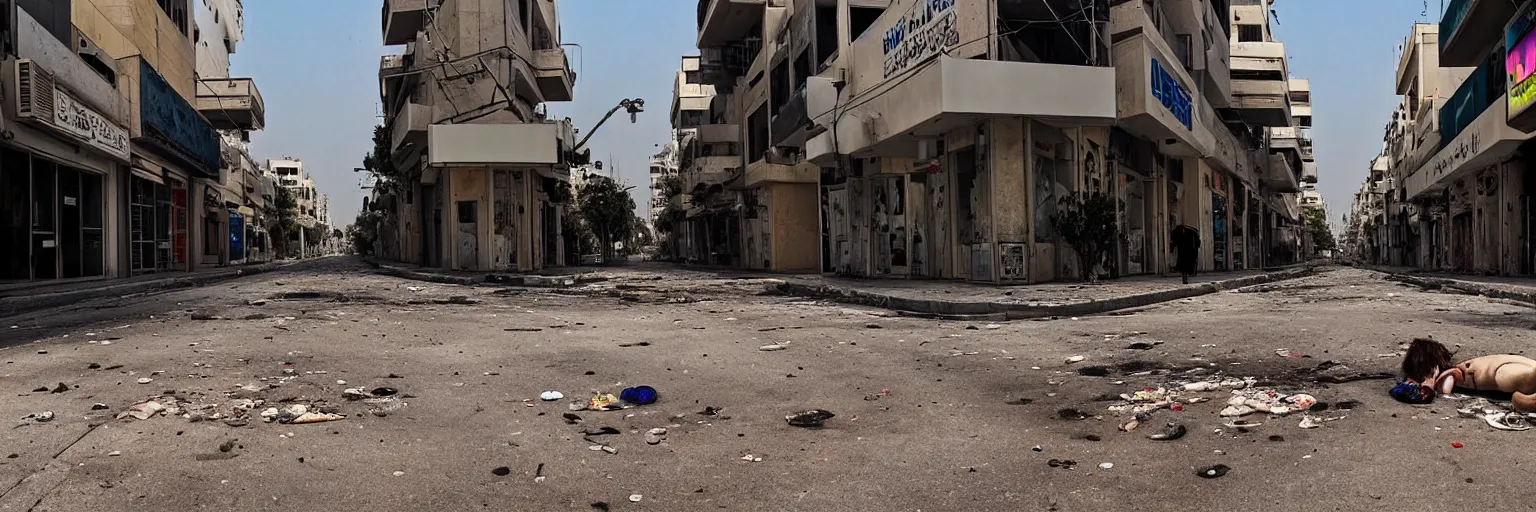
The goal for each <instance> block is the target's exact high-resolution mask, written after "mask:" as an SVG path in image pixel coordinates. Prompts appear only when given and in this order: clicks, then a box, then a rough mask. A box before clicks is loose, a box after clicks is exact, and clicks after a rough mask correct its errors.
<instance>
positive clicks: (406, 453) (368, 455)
mask: <svg viewBox="0 0 1536 512" xmlns="http://www.w3.org/2000/svg"><path fill="white" fill-rule="evenodd" d="M611 274H612V275H609V276H607V277H608V279H607V280H605V281H602V282H599V283H594V284H591V285H585V286H579V287H576V288H572V289H538V288H507V287H495V286H478V287H462V286H454V285H442V284H430V283H421V282H415V281H406V280H401V279H396V278H392V277H384V276H379V275H375V274H373V273H371V272H370V271H369V269H368V267H366V266H364V265H362V264H361V263H359V262H357V261H356V260H352V259H345V258H331V259H326V260H318V261H314V262H306V263H304V264H300V265H295V266H293V267H290V268H286V269H283V270H280V271H275V272H271V273H267V274H260V275H256V276H250V277H246V278H242V279H237V280H233V281H227V282H224V283H221V284H218V285H213V286H207V287H201V288H194V289H185V290H175V291H169V292H164V293H157V294H152V295H145V296H135V297H118V298H109V299H99V300H93V301H86V302H82V303H79V304H73V305H70V306H67V307H64V308H55V309H52V310H46V311H40V312H35V313H30V314H28V315H24V316H21V317H13V318H7V319H4V320H0V347H5V348H3V349H0V392H3V393H5V394H6V396H7V398H6V399H5V400H0V420H4V421H5V422H8V423H9V425H6V426H7V427H8V428H5V429H4V430H3V432H0V493H3V494H0V510H3V511H9V510H39V511H43V510H71V511H72V510H146V509H147V510H170V509H174V510H188V509H200V510H233V509H242V510H284V511H294V510H337V509H348V510H358V509H369V510H468V509H492V510H593V509H594V508H593V507H594V506H595V504H598V503H603V504H606V506H608V507H609V508H611V509H613V510H706V509H718V510H968V511H969V510H1021V509H1023V510H1046V509H1054V510H1095V511H1100V510H1191V509H1193V510H1208V509H1218V508H1220V509H1244V510H1277V509H1284V510H1293V509H1294V510H1325V509H1326V510H1334V509H1340V510H1375V509H1401V508H1408V507H1415V508H1428V509H1431V510H1435V509H1442V508H1450V507H1452V506H1459V505H1461V504H1463V503H1464V499H1462V498H1461V497H1464V496H1469V495H1475V496H1477V497H1478V498H1477V499H1478V500H1479V501H1483V502H1491V503H1497V502H1521V501H1524V500H1525V499H1526V496H1525V495H1524V494H1523V493H1519V492H1517V491H1516V487H1515V486H1510V485H1503V483H1504V482H1508V481H1518V480H1519V479H1520V478H1521V477H1522V476H1525V477H1528V476H1530V475H1529V474H1528V473H1529V472H1530V470H1529V469H1522V468H1525V467H1528V466H1529V464H1527V465H1524V466H1522V465H1521V464H1520V463H1521V462H1524V461H1523V460H1522V459H1523V455H1524V454H1523V450H1519V449H1518V447H1520V446H1524V444H1525V442H1526V439H1522V438H1523V437H1526V436H1532V435H1536V432H1500V431H1495V430H1493V429H1491V428H1489V427H1487V426H1486V425H1484V424H1483V422H1482V421H1480V420H1477V419H1468V418H1460V417H1457V414H1456V411H1455V408H1456V405H1455V404H1454V403H1452V402H1449V401H1447V400H1444V399H1442V400H1441V401H1438V402H1437V403H1435V404H1431V405H1427V406H1409V405H1404V404H1399V403H1397V402H1395V401H1393V400H1391V399H1390V398H1389V397H1387V395H1386V390H1387V389H1388V388H1389V387H1390V386H1391V384H1392V382H1393V381H1392V380H1381V379H1366V380H1357V381H1352V382H1345V383H1337V384H1334V383H1327V382H1328V380H1327V379H1326V377H1327V376H1329V375H1332V376H1351V375H1356V376H1358V375H1359V374H1372V373H1377V374H1379V373H1394V372H1395V371H1396V367H1397V364H1398V362H1399V360H1398V359H1397V358H1396V351H1397V350H1398V346H1399V344H1401V343H1405V342H1407V341H1409V340H1411V339H1412V338H1414V337H1418V336H1433V337H1434V338H1436V339H1438V340H1441V341H1443V342H1446V343H1447V344H1448V345H1450V346H1451V347H1452V348H1453V349H1457V350H1460V351H1461V352H1462V353H1464V354H1488V353H1500V352H1509V353H1520V352H1521V351H1522V350H1525V349H1526V347H1529V346H1531V343H1530V342H1531V341H1532V340H1533V336H1532V334H1531V333H1532V332H1533V331H1532V329H1533V328H1536V315H1533V314H1532V310H1531V309H1530V308H1529V307H1527V306H1523V305H1520V304H1516V303H1511V302H1507V301H1500V300H1493V299H1487V298H1483V297H1476V296H1468V295H1457V294H1451V293H1443V292H1438V291H1423V290H1420V289H1418V288H1416V287H1411V286H1407V285H1402V284H1398V283H1394V282H1390V281H1387V280H1384V279H1382V274H1379V273H1374V272H1370V271H1365V270H1358V269H1350V268H1340V269H1332V270H1329V271H1325V272H1322V273H1320V274H1318V275H1315V276H1310V277H1305V278H1300V279H1296V280H1292V281H1285V282H1280V283H1273V284H1267V285H1261V286H1257V287H1251V288H1247V289H1242V290H1237V291H1227V292H1220V293H1216V294H1211V295H1206V296H1201V297H1196V298H1192V299H1184V300H1179V301H1174V302H1171V303H1166V304H1162V305H1157V306H1151V307H1146V308H1140V309H1137V310H1132V311H1126V312H1120V313H1117V314H1107V315H1099V316H1090V317H1081V318H1078V319H1067V318H1062V319H1056V320H1041V321H1018V322H998V323H995V324H994V323H988V322H958V321H939V320H926V319H916V318H904V317H898V316H895V315H893V314H891V313H889V312H886V311H881V310H876V309H869V308H859V307H847V306H843V305H837V304H830V303H825V302H818V301H811V300H804V299H796V298H792V297H779V296H771V295H763V294H761V293H760V292H761V291H762V289H763V282H760V280H753V279H735V278H732V277H731V276H730V275H729V274H719V275H715V274H711V273H709V272H699V271H677V272H667V271H664V270H663V271H658V270H655V269H651V270H648V271H646V272H633V273H626V272H622V271H615V272H612V273H611ZM12 326H15V327H12ZM104 341H106V342H110V343H103V342H104ZM1137 342H1142V343H1145V345H1138V346H1146V345H1151V348H1149V349H1128V348H1126V347H1127V346H1129V345H1131V344H1132V343H1137ZM1156 342H1161V343H1156ZM1154 343H1155V344H1154ZM770 344H780V345H785V346H786V348H785V349H784V350H777V351H763V350H760V347H761V346H764V345H770ZM1280 349H1284V350H1285V351H1286V353H1289V354H1295V355H1297V357H1282V356H1281V355H1277V353H1276V351H1277V350H1280ZM42 351H46V353H40V352H42ZM1072 356H1082V357H1083V360H1082V361H1081V362H1077V363H1069V362H1067V361H1068V358H1071V357H1072ZM1303 356H1304V357H1303ZM93 364H94V365H96V366H97V367H96V368H92V367H91V366H92V365H93ZM285 364H291V370H292V371H291V373H289V372H285ZM1084 367H1092V368H1094V370H1092V371H1089V372H1084V373H1091V374H1094V375H1098V376H1086V375H1082V374H1080V373H1079V370H1080V369H1081V368H1084ZM1036 368H1038V369H1036ZM1195 368H1202V370H1196V373H1200V374H1201V375H1200V377H1204V376H1207V375H1225V376H1232V377H1253V378H1255V379H1256V380H1257V381H1260V382H1261V383H1262V384H1264V385H1270V386H1273V387H1274V388H1276V389H1278V390H1280V391H1282V392H1306V393H1310V394H1312V395H1314V396H1315V397H1317V398H1318V399H1319V400H1321V401H1324V402H1329V403H1338V402H1341V401H1351V400H1352V401H1358V402H1359V405H1357V406H1355V407H1354V408H1352V409H1349V410H1347V411H1339V410H1337V409H1335V410H1330V411H1327V412H1326V413H1320V414H1326V415H1329V416H1330V417H1335V416H1334V415H1338V416H1344V418H1343V419H1339V420H1337V421H1330V422H1327V423H1326V424H1324V425H1323V426H1322V427H1320V428H1315V429H1301V428H1299V426H1298V423H1299V422H1300V420H1301V418H1302V417H1301V415H1299V414H1292V415H1289V416H1285V417H1265V416H1264V415H1262V414H1255V415H1251V416H1247V417H1245V418H1244V419H1245V420H1248V421H1251V422H1262V423H1263V425H1261V426H1257V427H1253V428H1251V429H1247V431H1245V432H1244V431H1236V430H1234V429H1231V428H1225V427H1223V423H1226V422H1227V421H1228V419H1227V418H1221V417H1219V416H1218V411H1220V410H1221V409H1222V408H1223V407H1224V406H1225V402H1226V399H1227V398H1228V397H1229V396H1230V395H1228V394H1226V392H1225V391H1212V392H1205V393H1198V395H1200V396H1204V397H1208V398H1210V399H1211V400H1210V401H1208V402H1204V403H1191V404H1187V405H1184V406H1183V407H1182V409H1183V410H1181V411H1173V410H1159V411H1156V412H1154V413H1152V415H1151V417H1150V418H1149V419H1148V420H1147V422H1145V423H1146V426H1143V427H1142V428H1140V429H1138V430H1135V431H1132V432H1121V431H1120V430H1119V429H1118V426H1119V425H1120V424H1121V423H1122V422H1124V421H1125V420H1127V419H1128V416H1129V415H1128V414H1127V413H1123V412H1111V411H1110V410H1109V407H1110V406H1112V405H1115V404H1116V403H1118V402H1114V401H1103V400H1102V399H1104V398H1114V396H1115V395H1118V394H1121V393H1132V392H1134V391H1137V390H1141V389H1143V388H1146V387H1158V386H1159V385H1163V384H1167V383H1169V382H1173V381H1183V380H1190V379H1192V378H1198V377H1193V376H1190V374H1188V372H1190V370H1192V369H1195ZM1320 369H1321V370H1320ZM156 372H160V373H156ZM141 378H149V379H152V381H150V382H149V383H146V384H140V383H138V382H139V379H141ZM1320 378H1321V379H1323V380H1324V382H1317V380H1318V379H1320ZM1341 380H1348V379H1341ZM342 382H344V383H342ZM60 383H63V384H64V385H65V387H66V388H67V390H64V391H62V392H58V393H54V392H52V391H54V388H56V387H57V386H58V384H60ZM640 384H644V385H650V386H653V387H655V388H656V389H658V390H659V392H660V400H659V401H658V402H657V403H655V404H652V405H644V406H635V407H631V408H628V409H623V410H619V411H580V412H575V414H576V415H578V416H579V417H580V418H581V423H579V424H570V423H568V420H567V419H566V418H565V416H564V415H565V414H566V413H569V412H571V411H570V409H569V407H568V404H569V403H570V402H573V401H585V399H586V398H589V397H590V396H592V394H593V393H594V392H608V393H615V394H617V393H618V392H619V391H620V390H621V389H623V388H624V387H626V386H633V385H640ZM242 386H246V387H245V388H242ZM45 387H46V388H48V389H47V390H45V391H34V390H35V389H41V388H45ZM377 387H390V388H395V389H397V390H398V392H399V394H398V395H397V397H398V400H399V401H401V402H404V403H405V404H406V405H404V406H402V407H398V408H397V409H394V410H392V411H389V412H387V413H386V414H384V415H375V414H373V413H371V411H372V410H373V409H376V408H377V407H376V406H375V405H374V404H368V403H364V402H363V401H352V400H347V399H346V398H344V397H343V390H345V389H348V388H363V389H373V388H377ZM547 390H555V391H560V392H562V393H563V394H564V395H565V398H564V399H562V400H557V401H553V402H545V401H540V400H539V395H540V393H541V392H543V391H547ZM231 393H233V394H231ZM1105 395H1107V396H1105ZM173 396H174V397H180V398H181V399H183V400H181V401H176V400H169V399H168V400H167V402H169V403H172V404H177V405H178V406H183V407H184V410H182V411H176V412H182V413H184V414H190V413H192V412H194V411H193V410H192V409H190V408H191V407H196V406H197V405H199V404H206V405H208V406H209V408H208V409H198V410H199V411H204V412H205V413H213V412H217V413H219V414H220V415H221V416H227V415H228V414H231V413H232V412H233V411H232V409H231V405H232V404H234V403H235V401H236V400H238V399H241V398H246V399H252V400H263V401H265V403H263V404H262V405H258V406H256V407H255V410H253V411H251V412H250V413H249V420H248V422H247V423H248V424H246V425H245V426H239V427H234V426H230V425H228V424H226V423H225V422H224V421H222V419H212V420H208V421H198V422H193V421H190V420H189V419H187V418H183V417H182V416H174V415H169V414H163V413H162V414H160V415H156V416H152V417H150V418H149V419H145V420H137V419H133V418H131V417H129V418H122V419H118V418H117V417H116V416H117V415H118V414H119V413H121V412H124V411H126V410H128V408H129V407H131V406H133V405H134V404H135V403H138V402H140V401H142V400H145V399H148V398H152V397H173ZM97 403H100V404H104V405H105V406H106V409H104V410H92V406H93V405H94V404H97ZM293 404H304V405H310V406H313V407H314V408H324V409H327V410H334V411H336V412H339V413H340V414H344V415H346V416H347V417H346V418H345V419H342V420H339V421H331V422H323V423H312V424H282V423H278V422H273V423H266V422H263V421H262V420H261V418H260V417H259V416H258V413H259V411H260V410H261V409H265V408H266V407H274V406H275V407H286V406H289V405H293ZM706 408H714V409H716V410H718V412H715V413H714V414H710V415H706V414H701V412H703V411H705V410H706ZM812 408H819V409H825V410H828V411H832V412H834V413H836V416H835V417H834V418H832V419H831V420H829V421H827V423H826V426H825V427H823V428H820V429H806V428H796V427H792V426H789V425H788V424H787V423H786V422H785V419H784V418H785V415H788V414H792V413H795V412H799V411H803V410H806V409H812ZM1067 408H1073V409H1078V410H1081V411H1083V412H1086V413H1088V415H1089V417H1087V418H1085V419H1081V420H1068V419H1062V418H1061V416H1062V415H1061V410H1062V409H1067ZM42 411H52V412H53V413H54V418H53V419H52V420H51V421H46V422H39V421H37V419H36V418H35V417H33V418H27V416H29V415H35V414H36V413H39V412H42ZM1167 422H1177V423H1180V424H1182V425H1184V426H1186V427H1187V431H1188V432H1187V434H1186V435H1185V436H1184V437H1182V438H1180V439H1177V440H1172V441H1154V440H1150V439H1148V438H1147V435H1148V434H1151V433H1154V432H1156V430H1157V429H1158V428H1161V426H1162V425H1163V424H1165V423H1167ZM600 427H613V428H615V429H617V430H618V431H619V433H618V434H609V435H598V436H590V435H584V434H583V430H588V429H591V430H593V431H596V429H599V428H600ZM652 428H666V429H667V433H666V435H665V439H664V440H662V441H661V442H660V443H659V444H654V445H653V444H648V443H647V442H646V439H645V438H646V435H645V434H646V432H647V431H649V430H650V429H652ZM1217 429H1222V432H1221V433H1219V434H1218V433H1216V432H1215V431H1216V430H1217ZM1273 436H1279V437H1278V438H1276V437H1273ZM1272 439H1278V440H1272ZM231 441H232V442H231ZM594 441H595V442H594ZM1453 442H1455V443H1460V444H1461V446H1462V448H1454V447H1453V446H1452V443H1453ZM605 445H606V446H609V447H611V448H612V451H613V453H609V452H608V451H603V450H602V449H601V447H602V446H605ZM1037 445H1038V446H1039V447H1040V450H1039V451H1035V450H1033V449H1032V448H1033V447H1034V446H1037ZM225 446H228V447H229V449H228V450H227V451H221V448H223V447H225ZM594 448H597V449H595V450H594ZM220 453H223V454H226V455H222V456H219V455H215V454H220ZM13 454H14V457H12V455H13ZM228 454H233V455H228ZM746 456H750V457H746ZM744 458H746V459H747V460H744ZM758 459H761V460H760V461H758ZM1051 459H1056V460H1057V461H1058V464H1057V466H1058V467H1052V466H1051V465H1049V464H1048V461H1050V460H1051ZM1061 460H1071V461H1075V462H1076V465H1075V466H1074V467H1072V468H1071V469H1066V468H1063V467H1059V466H1061V464H1060V461H1061ZM1101 463H1110V464H1113V466H1112V467H1111V468H1109V469H1101V468H1100V464H1101ZM1212 464H1223V465H1225V466H1228V467H1229V468H1230V471H1229V472H1228V473H1226V474H1225V475H1224V476H1221V477H1219V478H1214V479H1205V478H1200V477H1198V476H1196V475H1195V471H1196V468H1199V467H1204V466H1207V465H1212ZM501 468H506V469H505V470H502V469H501ZM538 477H542V478H538ZM1448 491H1449V492H1448ZM631 495H639V501H637V502H632V501H631V500H630V497H631Z"/></svg>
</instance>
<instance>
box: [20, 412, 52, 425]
mask: <svg viewBox="0 0 1536 512" xmlns="http://www.w3.org/2000/svg"><path fill="white" fill-rule="evenodd" d="M22 419H24V420H32V421H36V422H38V423H47V422H50V421H53V411H42V412H35V413H32V414H28V415H27V416H26V417H24V418H22Z"/></svg>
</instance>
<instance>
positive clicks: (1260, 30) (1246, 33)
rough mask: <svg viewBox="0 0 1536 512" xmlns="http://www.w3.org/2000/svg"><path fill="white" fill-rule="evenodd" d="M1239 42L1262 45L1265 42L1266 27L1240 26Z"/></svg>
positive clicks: (1238, 32) (1238, 29)
mask: <svg viewBox="0 0 1536 512" xmlns="http://www.w3.org/2000/svg"><path fill="white" fill-rule="evenodd" d="M1237 42H1239V43H1262V42H1264V26H1263V25H1249V24H1239V25H1238V26H1237Z"/></svg>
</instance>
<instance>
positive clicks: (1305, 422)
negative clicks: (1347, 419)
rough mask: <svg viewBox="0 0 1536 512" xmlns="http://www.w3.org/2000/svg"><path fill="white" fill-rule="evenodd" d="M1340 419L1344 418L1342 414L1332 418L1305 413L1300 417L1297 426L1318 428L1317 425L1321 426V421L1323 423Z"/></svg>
mask: <svg viewBox="0 0 1536 512" xmlns="http://www.w3.org/2000/svg"><path fill="white" fill-rule="evenodd" d="M1342 419H1344V416H1338V417H1334V418H1319V417H1317V416H1312V415H1305V416H1302V417H1301V423H1300V424H1299V425H1297V426H1298V427H1301V428H1318V427H1321V426H1323V423H1325V422H1329V421H1337V420H1342Z"/></svg>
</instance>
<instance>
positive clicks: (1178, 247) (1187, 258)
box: [1169, 224, 1200, 284]
mask: <svg viewBox="0 0 1536 512" xmlns="http://www.w3.org/2000/svg"><path fill="white" fill-rule="evenodd" d="M1169 243H1170V244H1171V245H1173V249H1174V251H1176V252H1177V255H1176V257H1175V260H1174V264H1173V268H1174V270H1177V271H1178V272H1179V275H1180V276H1181V277H1182V278H1183V279H1184V284H1189V276H1192V275H1195V267H1196V266H1198V265H1199V263H1200V259H1199V257H1200V230H1198V229H1195V228H1193V227H1190V226H1187V225H1184V224H1180V225H1178V226H1175V227H1174V228H1173V233H1172V235H1170V237H1169Z"/></svg>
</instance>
